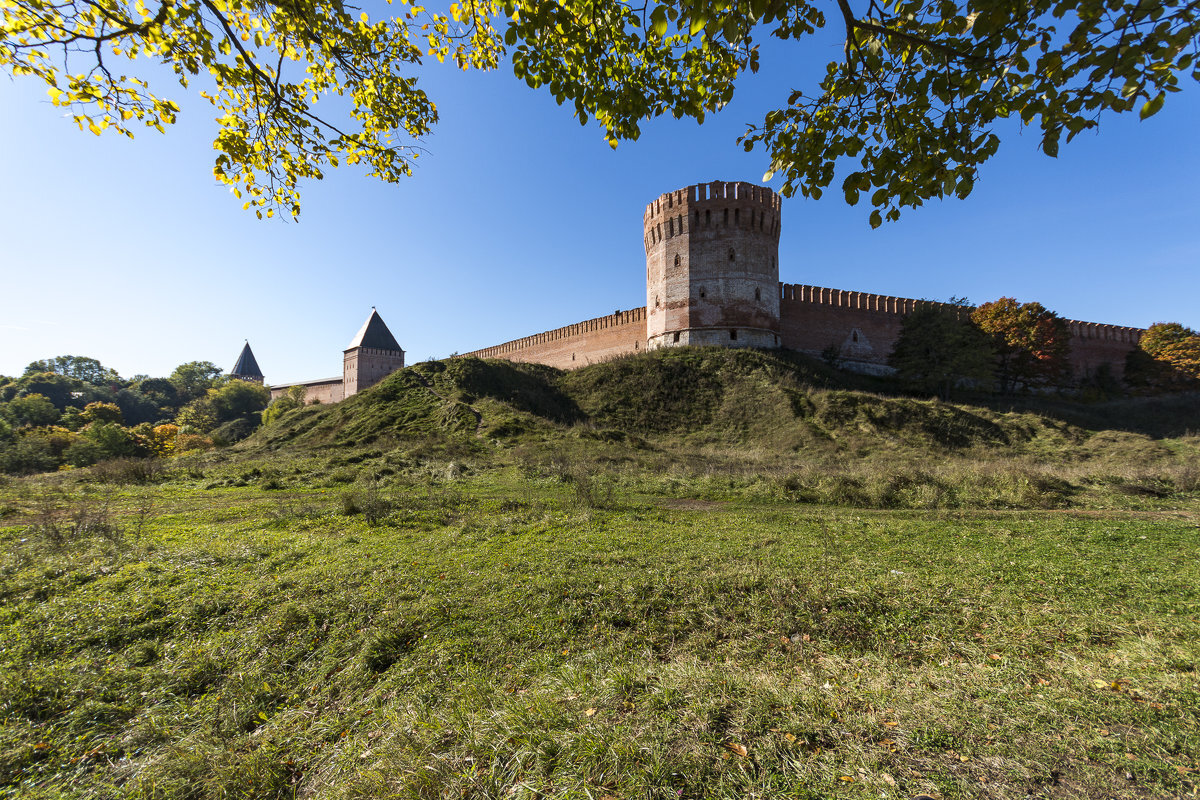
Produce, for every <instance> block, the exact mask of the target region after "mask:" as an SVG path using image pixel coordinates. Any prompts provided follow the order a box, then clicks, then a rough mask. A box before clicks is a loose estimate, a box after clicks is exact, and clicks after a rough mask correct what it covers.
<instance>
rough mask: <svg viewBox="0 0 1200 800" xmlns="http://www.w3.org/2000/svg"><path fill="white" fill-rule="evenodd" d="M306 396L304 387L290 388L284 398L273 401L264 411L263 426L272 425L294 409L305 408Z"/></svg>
mask: <svg viewBox="0 0 1200 800" xmlns="http://www.w3.org/2000/svg"><path fill="white" fill-rule="evenodd" d="M305 394H306V392H305V390H304V387H303V386H292V387H289V388H288V390H287V391H286V392H284V393H283V395H282V396H280V397H278V398H276V399H274V400H272V401H271V404H270V405H269V406H267V407H266V408H265V409H264V410H263V412H262V424H263V425H270V424H271V423H272V422H274V421H275V420H277V419H279V418H280V417H282V416H283V415H284V414H286V413H287V412H289V411H291V410H292V409H294V408H300V407H301V406H303V405H304V396H305Z"/></svg>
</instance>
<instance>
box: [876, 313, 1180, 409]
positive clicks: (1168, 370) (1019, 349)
mask: <svg viewBox="0 0 1200 800" xmlns="http://www.w3.org/2000/svg"><path fill="white" fill-rule="evenodd" d="M1070 338H1071V332H1070V329H1069V327H1068V325H1067V321H1066V320H1065V319H1063V318H1062V317H1060V316H1059V315H1058V314H1056V313H1054V312H1053V311H1051V310H1049V309H1047V308H1046V307H1045V306H1043V305H1042V304H1041V303H1037V302H1029V303H1020V302H1017V301H1016V300H1015V299H1013V298H1011V297H1002V298H1000V299H999V300H994V301H992V302H989V303H984V304H982V305H980V306H979V307H978V308H972V307H971V306H970V305H969V304H968V303H967V302H966V301H965V300H963V299H961V298H952V299H951V301H950V302H948V303H929V304H927V305H924V306H922V307H920V308H918V309H917V310H915V311H913V312H912V313H910V314H907V315H906V316H905V317H904V319H903V321H902V322H901V325H900V335H899V336H898V337H897V339H896V344H895V346H894V348H893V350H892V353H891V355H890V356H889V358H888V364H889V365H890V366H891V367H893V368H894V369H895V370H896V377H897V378H898V379H899V380H900V381H901V382H902V383H904V384H905V385H906V386H908V387H909V388H911V389H914V390H917V391H923V392H930V393H934V394H937V395H939V396H941V397H943V398H949V397H950V396H951V395H952V394H953V393H954V392H955V391H956V390H959V389H962V388H971V389H974V390H979V389H984V390H989V391H990V390H995V391H999V392H1001V393H1004V394H1012V393H1014V392H1018V391H1029V390H1046V389H1054V388H1063V387H1066V386H1068V385H1071V384H1072V382H1073V378H1074V376H1072V375H1071V367H1070V360H1069V358H1070V351H1071V343H1070ZM1124 366H1125V369H1124V385H1122V384H1121V381H1118V380H1117V377H1116V375H1115V374H1114V373H1113V371H1112V370H1111V368H1109V367H1107V366H1105V367H1101V368H1100V369H1098V370H1097V371H1096V372H1095V373H1094V374H1092V375H1087V376H1082V379H1081V383H1082V385H1081V386H1080V387H1079V388H1082V389H1085V390H1091V391H1092V392H1093V393H1095V392H1099V393H1101V394H1103V395H1111V394H1116V393H1121V392H1134V393H1142V394H1144V393H1153V392H1164V391H1186V390H1195V389H1198V388H1200V334H1197V332H1196V331H1194V330H1192V329H1191V328H1188V327H1185V326H1184V325H1181V324H1179V323H1177V322H1158V323H1155V324H1153V325H1151V326H1150V327H1149V328H1148V329H1147V330H1146V332H1145V333H1144V334H1143V335H1142V337H1141V339H1140V341H1139V343H1138V347H1137V349H1135V350H1133V351H1132V352H1131V353H1130V354H1129V356H1128V357H1127V358H1126V360H1125V365H1124ZM1075 382H1076V383H1080V381H1075Z"/></svg>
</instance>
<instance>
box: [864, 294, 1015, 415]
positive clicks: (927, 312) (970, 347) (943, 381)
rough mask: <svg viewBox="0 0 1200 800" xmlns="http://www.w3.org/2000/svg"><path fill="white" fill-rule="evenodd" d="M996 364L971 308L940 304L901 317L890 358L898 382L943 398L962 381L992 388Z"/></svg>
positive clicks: (889, 362) (988, 338)
mask: <svg viewBox="0 0 1200 800" xmlns="http://www.w3.org/2000/svg"><path fill="white" fill-rule="evenodd" d="M994 361H995V354H994V352H993V350H992V342H991V338H990V337H989V336H988V335H987V334H985V333H984V332H983V331H982V330H980V329H979V327H978V326H976V325H975V323H973V322H972V321H971V317H970V309H969V308H966V307H963V306H956V305H945V304H941V303H938V304H929V305H927V306H922V307H920V308H918V309H917V310H916V311H913V312H912V313H911V314H908V315H906V316H905V317H904V319H903V320H902V321H901V322H900V335H899V336H897V337H896V344H895V346H894V348H893V349H892V353H891V355H890V356H889V357H888V364H889V365H891V366H892V367H894V368H895V369H896V376H897V377H898V378H900V379H901V380H903V381H905V382H906V383H909V384H911V385H912V386H914V387H916V388H917V389H920V390H922V391H927V392H936V393H937V394H939V395H940V396H941V397H943V398H949V397H950V395H951V394H952V392H953V390H954V387H955V386H957V385H959V384H960V383H963V382H969V383H972V384H977V385H981V386H984V387H986V388H988V389H990V388H991V385H992V382H993V380H994V378H995V372H996V368H995V363H994Z"/></svg>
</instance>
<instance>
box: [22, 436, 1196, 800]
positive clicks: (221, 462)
mask: <svg viewBox="0 0 1200 800" xmlns="http://www.w3.org/2000/svg"><path fill="white" fill-rule="evenodd" d="M613 438H617V439H622V438H624V440H623V441H616V442H614V441H611V439H613ZM688 445H689V447H691V450H687V451H686V452H685V450H684V449H683V446H682V445H680V444H679V443H678V442H676V443H675V444H670V443H667V444H664V443H663V442H649V443H647V442H642V443H638V442H633V443H630V441H628V437H619V436H618V437H613V436H612V435H610V434H607V433H604V431H603V430H602V429H601V430H599V431H597V430H594V429H586V430H583V431H576V432H575V433H574V434H572V435H570V436H568V437H566V438H563V437H559V438H558V439H557V440H555V441H547V442H545V443H542V444H539V443H538V441H537V440H536V438H527V439H526V440H525V441H523V443H522V444H521V445H520V446H504V445H503V443H498V444H494V445H492V449H493V450H495V451H496V452H497V453H498V454H497V455H493V456H489V457H488V458H480V456H479V453H480V452H481V450H480V447H479V446H478V445H477V444H465V445H464V444H462V443H457V444H455V443H450V445H448V446H447V447H443V448H441V449H440V450H439V451H438V452H436V453H435V452H434V451H435V450H437V448H433V447H432V446H431V445H429V444H428V443H426V444H421V445H411V446H409V447H406V448H403V447H402V448H396V447H391V446H386V445H381V446H378V447H375V448H373V449H366V450H358V451H338V452H336V453H335V454H333V455H329V454H325V453H319V452H317V453H311V454H308V455H303V454H291V455H288V456H286V457H285V456H281V455H280V454H279V453H270V452H266V451H258V452H257V453H256V452H255V451H251V452H249V453H245V454H241V455H238V454H231V453H219V454H215V455H211V456H199V457H196V458H193V459H190V460H181V461H180V462H179V463H178V464H177V465H176V466H175V467H174V469H173V471H172V473H171V474H170V475H169V476H165V478H166V479H165V480H164V482H161V483H158V484H149V485H135V484H128V485H114V484H112V483H107V482H103V479H102V478H101V479H97V478H96V477H95V476H94V475H91V474H87V473H75V474H66V475H60V476H50V477H44V478H33V479H21V480H10V481H8V482H7V483H5V484H3V485H0V525H2V527H0V548H2V555H0V596H2V597H3V604H2V606H0V787H2V788H0V794H3V795H4V796H11V797H21V798H58V797H146V798H159V797H161V798H177V797H178V798H226V797H255V798H257V797H321V798H326V797H328V798H352V797H354V798H357V797H396V798H418V797H420V798H433V797H439V798H440V797H459V796H461V797H495V798H501V797H503V798H533V797H539V798H542V797H555V798H589V799H590V800H599V798H675V799H677V798H701V797H703V798H714V797H715V798H734V797H737V798H748V797H763V798H767V797H800V798H818V797H820V798H825V797H847V798H851V797H856V798H866V797H871V798H877V797H884V798H891V797H911V796H913V795H915V794H918V793H921V792H924V793H928V794H932V795H933V796H935V797H945V798H951V797H995V798H1010V797H1011V798H1017V797H1021V798H1024V797H1029V796H1035V797H1096V798H1100V797H1105V798H1108V797H1130V798H1133V797H1177V796H1195V795H1196V793H1197V781H1196V775H1197V773H1196V770H1197V769H1200V689H1198V681H1197V665H1198V664H1200V648H1198V646H1197V644H1196V642H1197V639H1198V638H1200V618H1198V615H1200V588H1198V587H1200V562H1198V559H1197V552H1198V549H1197V545H1198V544H1200V502H1198V501H1197V497H1196V493H1195V489H1196V487H1195V485H1194V484H1192V485H1190V487H1189V486H1188V485H1186V481H1187V480H1188V477H1187V474H1185V473H1186V469H1185V468H1186V466H1187V464H1188V463H1189V462H1188V461H1187V459H1186V458H1184V459H1183V460H1182V461H1179V460H1176V461H1174V462H1166V461H1160V460H1159V459H1158V456H1155V457H1154V458H1151V459H1150V460H1149V461H1147V462H1146V463H1147V464H1149V465H1150V466H1145V467H1137V466H1136V465H1135V466H1126V467H1121V469H1125V471H1126V473H1127V474H1124V475H1123V476H1122V475H1115V477H1114V480H1113V481H1110V482H1109V483H1102V482H1101V483H1097V484H1096V485H1094V486H1093V485H1091V484H1088V483H1087V480H1086V479H1087V476H1088V475H1091V474H1093V473H1092V472H1088V471H1087V469H1086V468H1085V467H1084V466H1083V465H1082V463H1081V464H1080V465H1076V466H1072V467H1070V468H1066V467H1061V466H1060V467H1059V473H1062V474H1057V475H1056V474H1052V473H1053V470H1052V469H1051V468H1050V467H1049V466H1048V465H1045V464H1043V465H1039V464H1038V463H1037V462H1036V461H1035V460H1025V461H1021V460H1018V461H1016V462H1013V461H1011V460H1008V461H1006V460H1003V459H999V458H997V459H995V461H994V463H993V464H992V465H991V466H990V467H989V466H987V465H984V466H980V467H979V468H978V470H977V473H978V475H979V476H985V475H986V474H987V473H988V472H989V470H992V471H994V472H996V473H997V474H999V475H1001V477H998V478H995V481H994V482H995V484H996V485H997V486H1001V485H1004V486H1007V485H1009V484H1010V483H1012V482H1013V481H1016V484H1019V483H1020V480H1019V477H1018V478H1013V477H1012V476H1019V475H1022V474H1024V475H1026V478H1027V480H1026V483H1027V484H1029V485H1031V486H1033V488H1031V489H1029V490H1028V491H1027V493H1026V495H1024V496H1021V495H1019V494H1013V495H1011V496H1009V497H1007V499H1004V498H1001V499H1000V500H997V501H995V502H983V503H981V502H978V501H979V499H980V498H986V497H991V496H992V495H989V494H988V493H987V491H984V490H981V489H978V488H976V489H971V490H970V491H967V490H966V489H961V487H962V486H963V485H964V484H965V483H969V480H968V478H969V475H970V474H973V473H971V468H970V467H969V466H968V461H967V460H966V459H963V460H960V461H953V460H951V461H946V462H945V463H942V464H940V465H939V464H938V463H936V459H932V460H929V462H928V463H925V464H922V465H919V466H920V469H918V468H917V466H916V465H914V464H913V463H912V462H911V460H910V461H908V462H901V461H899V460H897V461H895V462H894V463H890V464H889V462H887V460H886V459H884V460H875V459H868V460H866V461H861V462H848V461H847V462H844V463H841V465H840V467H839V466H838V465H837V464H835V463H834V462H829V463H828V464H826V465H825V467H824V468H823V469H819V468H818V467H815V466H812V465H809V466H804V465H802V464H798V462H797V461H796V460H795V459H794V458H793V459H790V460H789V459H785V458H781V457H779V456H778V453H777V452H776V451H768V450H764V451H762V452H761V453H757V454H756V453H754V452H746V451H743V452H741V453H735V452H732V451H728V450H722V449H720V448H718V447H716V445H713V444H711V443H709V444H705V443H703V442H700V443H696V442H690V443H688ZM1171 446H1172V447H1175V446H1176V445H1171ZM1178 447H1181V448H1182V450H1183V451H1186V452H1185V455H1186V454H1187V453H1190V452H1191V451H1190V450H1189V449H1188V448H1190V447H1191V445H1190V444H1187V443H1186V442H1185V443H1184V444H1182V445H1178ZM689 453H690V455H689ZM1100 461H1104V459H1103V458H1101V459H1100ZM1106 463H1108V462H1106ZM1114 465H1115V466H1114ZM1172 465H1173V466H1172ZM1093 466H1095V464H1093ZM1118 467H1120V462H1119V461H1118V460H1116V459H1114V460H1112V462H1111V463H1108V466H1106V467H1105V469H1109V470H1110V471H1114V473H1115V472H1119V471H1120V469H1118ZM1168 468H1170V469H1177V470H1179V471H1180V472H1179V474H1178V475H1176V476H1175V477H1173V478H1171V477H1170V476H1168V478H1169V479H1170V481H1175V483H1170V482H1169V481H1168V483H1163V481H1164V480H1167V479H1165V478H1163V475H1165V474H1166V472H1167V471H1168ZM1075 469H1077V471H1076V472H1071V471H1070V470H1075ZM1138 469H1143V470H1150V471H1155V477H1154V478H1153V480H1154V481H1158V482H1159V483H1158V484H1156V485H1159V486H1160V489H1161V490H1160V491H1156V492H1151V491H1147V492H1141V491H1136V490H1135V491H1131V492H1124V491H1118V490H1116V489H1114V488H1113V487H1114V486H1117V485H1119V484H1120V481H1122V480H1125V481H1126V482H1128V481H1133V482H1134V483H1136V482H1137V480H1140V478H1138V476H1137V474H1135V473H1137V470H1138ZM839 470H840V472H839ZM904 470H907V472H908V473H909V474H917V473H920V474H925V475H927V476H928V478H929V480H928V481H926V484H931V483H936V482H938V481H940V482H941V483H942V484H944V485H945V486H946V487H949V489H951V490H953V489H955V487H960V489H959V490H958V491H959V500H957V501H955V502H954V503H950V502H942V503H941V504H940V505H939V504H938V503H936V502H929V503H925V504H924V505H922V504H921V503H920V502H918V501H917V500H903V501H901V500H895V499H893V500H891V501H887V499H886V497H887V495H886V493H881V492H876V489H873V488H871V487H873V486H876V484H879V485H882V484H881V483H879V482H880V481H883V479H884V477H885V476H887V475H892V476H893V477H894V476H895V475H896V474H899V473H900V472H901V471H904ZM1039 470H1041V472H1039ZM1064 471H1065V472H1064ZM1103 472H1104V470H1100V471H1099V472H1096V473H1095V474H1100V473H1103ZM1043 473H1044V474H1045V475H1046V476H1048V477H1055V478H1056V480H1057V481H1058V483H1053V484H1052V485H1050V486H1049V487H1048V488H1047V487H1041V488H1039V487H1038V486H1037V485H1036V481H1033V482H1032V483H1030V481H1029V480H1028V477H1029V475H1033V476H1034V477H1037V476H1038V475H1039V474H1043ZM1063 474H1065V477H1063ZM839 475H840V477H841V478H843V479H846V480H850V479H853V480H857V481H858V482H859V485H860V489H859V494H858V495H855V494H854V493H852V492H851V493H849V494H847V493H846V491H844V490H840V491H841V492H842V495H844V496H841V499H840V500H837V499H836V498H835V496H834V495H835V494H836V493H835V492H833V490H829V491H828V492H825V494H822V493H821V492H824V491H825V490H821V491H817V489H814V488H813V487H819V486H821V485H822V484H821V481H822V480H825V481H827V482H828V481H831V480H833V479H835V478H838V477H839ZM1005 475H1007V476H1008V477H1003V476H1005ZM1142 478H1145V481H1143V482H1151V481H1150V479H1149V478H1146V476H1145V475H1143V476H1142ZM978 480H979V481H980V482H985V481H984V480H983V478H982V477H979V478H978ZM789 481H790V483H789ZM873 481H874V482H873ZM901 483H903V482H902V481H901ZM910 483H911V482H910ZM918 483H920V482H918ZM1016 484H1014V485H1016ZM1063 484H1065V485H1066V487H1067V488H1066V489H1064V488H1063ZM863 487H866V488H863ZM904 491H905V490H903V488H902V487H901V488H900V489H896V490H895V491H893V492H892V495H891V496H893V497H901V496H903V495H904ZM988 491H991V490H988ZM814 492H815V494H814ZM872 492H876V493H875V494H872ZM806 493H807V494H806ZM918 494H919V492H918ZM1046 495H1052V496H1054V497H1058V498H1059V500H1056V501H1054V502H1043V500H1042V498H1043V497H1044V496H1046ZM915 496H916V495H914V497H915ZM831 498H832V500H831ZM829 502H836V503H837V504H836V505H830V504H829ZM864 506H877V507H864ZM989 506H990V507H989ZM1039 506H1047V507H1046V508H1045V509H1040V508H1039Z"/></svg>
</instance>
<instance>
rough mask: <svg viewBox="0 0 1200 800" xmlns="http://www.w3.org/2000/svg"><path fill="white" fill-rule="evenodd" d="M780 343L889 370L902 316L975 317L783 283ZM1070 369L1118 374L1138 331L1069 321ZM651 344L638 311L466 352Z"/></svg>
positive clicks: (564, 354)
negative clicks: (917, 313) (939, 313)
mask: <svg viewBox="0 0 1200 800" xmlns="http://www.w3.org/2000/svg"><path fill="white" fill-rule="evenodd" d="M777 296H778V298H779V339H780V346H782V347H786V348H788V349H790V350H799V351H800V352H803V353H807V354H809V355H814V356H820V355H822V354H824V353H826V352H827V351H830V350H831V349H832V350H833V351H836V353H837V357H838V358H839V359H840V360H841V361H842V362H843V363H845V364H847V365H848V366H851V367H854V368H857V369H859V370H862V371H865V372H874V373H886V372H888V371H890V370H889V369H888V367H887V358H888V355H889V354H890V353H891V352H892V347H893V346H894V345H895V343H896V337H897V336H899V335H900V324H901V321H902V320H903V319H904V317H905V315H907V314H911V313H912V312H913V311H915V310H916V309H918V308H922V307H927V306H941V307H949V308H954V309H958V310H961V313H962V314H963V315H964V316H965V315H967V314H969V313H970V312H971V310H972V309H971V308H969V307H966V306H951V305H950V304H949V303H939V302H936V301H933V300H917V299H914V298H911V297H893V296H891V295H883V294H873V293H871V292H855V291H848V290H845V289H831V288H828V287H825V286H809V285H806V284H793V283H781V284H778V292H777ZM1067 326H1068V329H1069V330H1070V332H1071V367H1072V372H1073V373H1074V374H1075V375H1076V377H1078V378H1083V377H1087V376H1089V375H1092V374H1094V373H1095V372H1096V371H1097V370H1098V369H1100V367H1101V366H1104V365H1107V367H1108V368H1109V369H1110V370H1112V372H1113V374H1114V375H1115V376H1117V377H1120V375H1121V373H1122V371H1123V369H1124V366H1125V356H1126V355H1128V354H1129V352H1130V351H1131V350H1133V349H1135V348H1136V347H1137V343H1138V340H1139V339H1140V338H1141V335H1142V333H1143V331H1142V329H1141V328H1131V327H1125V326H1121V325H1106V324H1103V323H1098V322H1081V321H1079V320H1068V321H1067ZM645 342H646V309H645V308H635V309H632V310H630V311H622V312H620V313H618V314H610V315H608V316H606V317H598V318H596V319H590V320H587V321H585V322H579V323H576V324H575V325H567V326H566V327H562V328H556V329H555V330H552V331H546V332H545V333H539V334H535V335H533V336H526V337H524V338H522V339H514V340H513V341H511V342H505V343H504V344H501V345H496V346H495V347H487V348H484V349H482V350H476V351H474V352H471V353H464V354H463V355H467V356H475V357H477V358H503V359H507V360H510V361H528V362H533V363H537V364H548V365H549V366H552V367H558V368H559V369H574V368H576V367H582V366H586V365H588V364H594V363H596V362H597V361H604V360H606V359H610V358H614V357H616V356H620V355H625V354H627V353H635V352H639V351H640V350H641V349H643V348H645Z"/></svg>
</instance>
